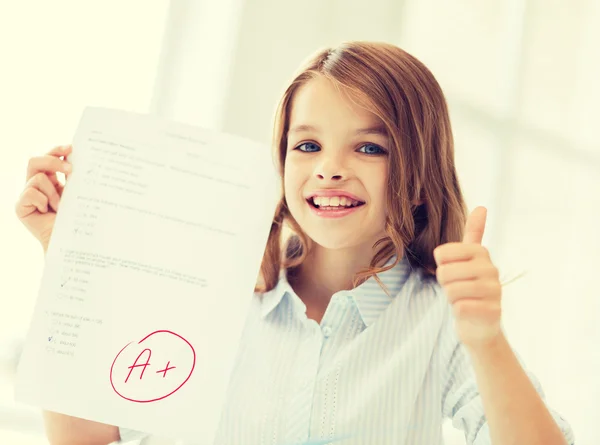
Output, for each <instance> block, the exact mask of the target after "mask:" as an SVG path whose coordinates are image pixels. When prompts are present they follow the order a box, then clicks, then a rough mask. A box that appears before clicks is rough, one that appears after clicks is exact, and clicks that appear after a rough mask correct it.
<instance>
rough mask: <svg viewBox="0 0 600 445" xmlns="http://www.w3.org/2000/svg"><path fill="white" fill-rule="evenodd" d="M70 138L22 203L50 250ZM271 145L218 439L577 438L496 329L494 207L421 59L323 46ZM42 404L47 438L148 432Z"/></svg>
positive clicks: (430, 441) (294, 90)
mask: <svg viewBox="0 0 600 445" xmlns="http://www.w3.org/2000/svg"><path fill="white" fill-rule="evenodd" d="M70 150H71V148H70V147H66V148H57V149H54V150H53V151H51V152H50V153H48V154H47V155H45V156H42V157H39V158H33V159H32V160H31V162H30V165H29V169H28V183H27V186H26V188H25V191H24V193H23V195H22V196H21V198H20V200H19V203H18V204H17V214H18V215H19V217H20V219H21V220H22V221H23V223H24V224H25V225H26V226H27V227H28V228H29V229H30V230H31V231H32V233H34V235H35V236H36V237H37V238H38V239H39V240H40V241H41V242H42V244H43V245H44V247H47V243H48V241H49V237H50V233H51V230H52V226H53V223H54V219H53V217H52V216H51V215H52V214H53V213H54V211H55V210H56V203H57V202H58V200H59V198H60V192H61V190H62V186H61V185H60V184H59V183H58V182H57V180H56V176H55V173H56V171H62V170H61V169H62V168H63V167H65V166H67V165H69V164H68V162H67V161H66V160H63V157H66V156H67V155H68V154H69V153H70ZM274 155H275V159H276V161H277V165H278V167H279V171H280V174H281V178H282V184H283V194H282V197H281V201H280V203H279V205H278V208H277V211H276V214H275V217H274V220H273V223H272V227H271V232H270V236H269V240H268V245H267V248H266V251H265V256H264V259H263V263H262V267H261V276H260V280H259V283H258V284H257V289H256V293H255V295H254V296H253V301H252V306H251V310H250V312H249V314H248V320H247V323H246V326H245V329H244V335H243V337H242V342H241V345H240V350H239V352H238V357H237V362H236V366H235V368H234V372H233V374H232V378H231V382H230V386H229V391H228V398H227V403H226V406H225V408H224V410H223V414H222V419H221V424H220V428H219V431H218V437H217V440H216V442H215V443H216V444H219V445H220V444H249V445H254V444H256V445H259V444H270V445H271V444H272V445H278V444H301V443H323V444H325V443H337V442H336V441H339V443H340V444H395V445H398V444H406V445H412V444H418V445H421V444H423V445H436V444H442V443H443V438H442V422H443V421H444V420H445V419H451V420H452V423H453V425H454V426H455V427H457V428H459V429H462V430H463V431H464V433H465V438H466V442H467V443H468V444H476V445H482V444H493V445H511V444H515V445H516V444H528V445H542V444H543V445H559V444H561V445H562V444H567V443H569V444H573V433H572V431H571V428H570V427H569V425H568V423H567V422H566V421H565V420H564V419H562V418H561V417H560V415H558V414H557V413H556V412H554V411H553V410H551V409H549V408H548V407H547V406H546V403H545V401H544V398H543V397H544V396H543V392H542V390H541V388H540V386H539V384H538V382H537V380H536V379H535V377H534V376H533V375H531V374H527V373H526V372H525V371H524V369H523V367H522V365H521V362H520V361H519V360H518V359H517V357H516V356H515V354H514V352H513V351H512V349H511V347H510V346H509V344H508V342H507V340H506V338H505V336H504V333H503V330H502V327H501V294H502V288H501V284H500V282H499V279H498V270H497V268H496V267H495V266H494V265H493V264H492V262H491V259H490V255H489V253H488V251H487V250H486V249H485V247H483V246H482V245H481V240H482V237H483V233H484V229H485V218H486V210H485V208H482V207H479V208H476V209H475V210H474V211H473V212H472V213H471V214H470V216H469V217H468V218H467V212H466V206H465V203H464V200H463V196H462V193H461V189H460V185H459V182H458V179H457V173H456V170H455V165H454V148H453V139H452V132H451V126H450V119H449V115H448V109H447V106H446V101H445V99H444V95H443V93H442V91H441V89H440V86H439V85H438V83H437V82H436V80H435V79H434V77H433V75H432V74H431V73H430V72H429V70H428V69H427V68H426V67H425V66H424V65H423V64H422V63H420V62H419V61H418V60H417V59H415V58H414V57H412V56H411V55H409V54H407V53H406V52H404V51H403V50H401V49H399V48H397V47H395V46H393V45H389V44H382V43H370V42H351V43H346V44H343V45H341V46H339V47H337V48H333V49H327V50H324V51H320V52H318V53H317V54H316V55H314V56H313V57H312V58H311V59H309V60H308V61H307V63H306V64H305V65H304V66H303V67H302V69H301V70H300V72H299V74H298V75H297V76H296V77H295V79H294V80H293V81H292V82H291V84H290V86H289V87H288V88H287V90H286V91H285V94H284V96H283V98H282V100H281V103H280V105H279V107H278V110H277V114H276V125H275V134H274ZM49 206H50V207H49ZM284 227H289V228H290V229H291V232H292V236H291V237H289V238H285V239H284V234H285V233H284V231H283V229H284ZM45 419H46V425H47V431H48V437H49V439H50V442H51V443H52V444H61V445H63V444H82V443H85V444H107V443H109V442H111V441H115V440H119V439H121V441H122V442H123V443H125V442H126V441H127V440H130V439H134V438H139V437H143V436H144V434H143V433H139V432H135V431H130V430H125V429H119V428H117V427H115V426H109V425H103V424H99V423H95V422H90V421H87V420H83V419H76V418H73V417H69V416H64V415H61V414H57V413H50V412H46V413H45ZM198 421H199V422H201V421H202V414H201V413H198ZM201 439H202V438H199V441H198V443H205V442H203V441H202V440H201ZM309 441H310V442H309Z"/></svg>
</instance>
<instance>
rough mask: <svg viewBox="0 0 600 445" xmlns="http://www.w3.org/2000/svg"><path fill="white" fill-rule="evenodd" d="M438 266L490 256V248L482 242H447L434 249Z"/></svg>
mask: <svg viewBox="0 0 600 445" xmlns="http://www.w3.org/2000/svg"><path fill="white" fill-rule="evenodd" d="M433 257H434V259H435V262H436V263H437V265H438V266H440V265H442V264H446V263H452V262H455V261H469V260H472V259H474V258H479V257H482V258H485V257H488V258H489V252H488V250H487V249H486V248H485V247H484V246H482V245H480V244H467V243H446V244H442V245H441V246H438V247H436V248H435V249H434V251H433Z"/></svg>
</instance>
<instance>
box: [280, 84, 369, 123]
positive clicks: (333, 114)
mask: <svg viewBox="0 0 600 445" xmlns="http://www.w3.org/2000/svg"><path fill="white" fill-rule="evenodd" d="M364 102H365V101H364V100H359V98H358V96H357V95H356V94H350V92H349V91H348V90H347V89H345V88H343V87H336V85H334V83H333V82H332V81H331V80H329V79H327V78H325V77H324V76H318V77H316V78H314V79H311V80H309V81H308V82H306V83H305V84H304V85H302V86H301V87H299V88H298V90H297V91H296V92H295V94H294V97H293V98H292V103H291V107H290V117H289V119H290V126H292V125H295V124H301V125H302V124H306V125H311V124H321V125H332V126H334V127H335V126H342V125H343V126H345V127H365V126H378V125H381V120H380V119H379V118H378V117H377V116H376V115H375V114H373V113H372V112H370V111H369V110H367V109H366V107H365V105H364Z"/></svg>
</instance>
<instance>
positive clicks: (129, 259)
mask: <svg viewBox="0 0 600 445" xmlns="http://www.w3.org/2000/svg"><path fill="white" fill-rule="evenodd" d="M73 147H74V150H73V153H72V155H71V156H70V157H69V160H70V161H71V162H72V164H73V173H72V174H71V176H70V178H69V181H68V182H67V185H66V188H65V190H64V192H63V196H62V199H61V205H60V209H59V211H58V214H57V219H56V225H55V229H54V232H53V236H52V240H51V242H50V245H49V248H48V252H47V255H46V265H45V269H44V273H43V276H42V281H41V286H40V290H39V295H38V299H37V302H36V306H35V310H34V314H33V320H32V323H31V326H30V330H29V333H28V336H27V341H26V346H25V349H24V353H23V355H22V357H21V361H20V364H19V370H18V376H17V385H16V399H17V401H19V402H23V403H27V404H31V405H35V406H39V407H41V408H43V409H47V410H50V411H55V412H59V413H64V414H68V415H72V416H76V417H81V418H84V419H90V420H95V421H98V422H103V423H107V424H111V425H116V426H120V427H125V428H132V429H136V430H140V431H144V432H148V433H153V434H157V435H161V436H164V437H174V438H195V439H196V440H198V438H202V439H203V440H206V443H212V441H211V440H210V438H213V437H214V435H215V432H216V428H217V426H218V422H219V418H220V415H221V411H222V407H223V404H224V399H225V394H226V389H227V384H228V380H229V376H230V372H231V369H232V366H233V363H234V360H235V356H236V352H237V347H238V342H239V339H240V336H241V332H242V328H243V324H244V321H245V318H246V314H247V311H248V308H249V304H250V301H251V299H252V293H253V289H254V285H255V281H256V277H257V274H258V271H259V266H260V262H261V259H262V255H263V252H264V248H265V245H266V240H267V236H268V232H269V229H270V226H271V220H272V217H273V214H274V210H275V203H276V198H277V194H278V186H277V185H276V179H275V178H276V176H275V169H274V167H273V163H272V161H271V152H270V149H269V148H268V147H267V146H263V145H261V144H258V143H255V142H250V141H247V140H244V139H242V138H238V137H234V136H231V135H224V134H219V133H216V132H211V131H206V130H203V129H200V128H196V127H193V126H189V125H186V124H180V123H174V122H171V121H166V120H163V119H160V118H158V117H156V116H152V115H141V114H137V113H130V112H124V111H119V110H110V109H104V108H86V109H85V110H84V113H83V116H82V119H81V121H80V124H79V126H78V129H77V132H76V135H75V138H74V140H73Z"/></svg>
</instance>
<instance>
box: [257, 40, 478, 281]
mask: <svg viewBox="0 0 600 445" xmlns="http://www.w3.org/2000/svg"><path fill="white" fill-rule="evenodd" d="M316 76H324V77H326V78H327V79H329V80H331V81H332V82H333V84H334V85H335V86H336V87H337V88H338V89H341V90H343V91H345V92H347V93H349V95H350V96H351V97H353V98H355V99H356V100H357V101H358V102H359V103H360V105H361V106H363V107H364V108H366V109H367V110H368V111H370V112H372V113H373V114H374V115H375V116H377V117H378V118H379V119H380V120H381V122H382V124H383V125H384V126H385V128H386V130H387V133H388V137H389V142H390V144H389V146H390V155H389V167H388V169H389V170H388V178H389V180H388V193H387V209H388V217H387V221H386V236H385V237H384V238H382V239H380V240H378V241H377V242H376V243H375V245H374V246H373V247H374V249H375V254H374V256H373V258H372V261H371V264H370V267H369V268H367V269H366V270H363V271H360V272H359V273H358V274H357V275H356V277H355V279H354V285H355V286H356V285H357V284H358V283H360V282H362V281H364V280H366V279H368V278H369V277H371V276H374V277H375V279H376V280H377V281H378V282H380V281H379V279H378V277H377V274H378V273H380V272H383V271H385V270H388V269H391V268H392V267H394V266H395V265H396V264H397V263H398V261H399V260H400V259H401V258H402V257H403V256H404V255H405V256H406V257H407V260H408V261H409V263H410V265H411V267H412V268H413V269H415V268H419V269H422V270H423V273H424V275H425V276H435V271H436V263H435V260H434V257H433V250H434V249H435V248H436V247H437V246H439V245H440V244H444V243H447V242H452V241H460V240H461V239H462V237H463V230H464V225H465V222H466V216H467V214H466V212H467V209H466V205H465V202H464V198H463V195H462V192H461V188H460V185H459V181H458V177H457V173H456V168H455V162H454V143H453V137H452V129H451V126H450V117H449V113H448V106H447V103H446V99H445V97H444V94H443V92H442V89H441V88H440V85H439V84H438V82H437V81H436V79H435V78H434V76H433V74H432V73H431V72H430V71H429V70H428V69H427V68H426V67H425V65H423V63H421V62H420V61H419V60H417V59H416V58H415V57H413V56H411V55H410V54H408V53H407V52H405V51H404V50H402V49H400V48H398V47H397V46H394V45H391V44H387V43H376V42H346V43H343V44H342V45H340V46H337V47H335V48H326V49H323V50H320V51H318V52H317V53H316V54H314V55H312V56H311V57H310V58H309V59H308V60H307V61H306V62H305V63H304V64H303V65H302V66H301V67H300V70H299V72H298V73H297V74H296V75H295V76H294V78H293V80H292V81H291V82H290V84H289V86H288V87H287V88H286V89H285V92H284V94H283V97H282V98H281V101H280V102H279V104H278V106H277V110H276V113H275V122H274V134H273V156H274V160H275V163H276V165H277V166H278V168H279V173H280V176H281V179H282V181H283V176H284V175H285V171H284V165H285V156H286V151H287V133H288V129H289V117H290V110H291V105H292V101H293V100H294V95H295V93H296V91H297V90H298V88H299V87H301V86H302V85H303V84H305V83H306V82H308V81H310V80H311V79H314V78H315V77H316ZM281 190H282V195H281V199H280V201H279V204H278V206H277V210H276V213H275V216H274V218H273V222H272V225H271V231H270V234H269V237H268V242H267V247H266V250H265V254H264V257H263V260H262V264H261V269H260V277H259V281H258V283H257V286H256V291H257V292H266V291H269V290H271V289H273V288H274V287H275V285H276V284H277V282H278V280H279V274H280V272H281V271H282V269H285V270H287V271H288V272H292V273H293V271H294V270H297V268H298V266H299V265H300V264H302V262H303V261H304V260H305V259H306V257H307V254H308V252H309V251H310V249H311V240H310V239H309V238H308V237H307V235H306V234H305V233H304V232H303V231H302V228H301V227H300V226H299V225H298V223H297V222H296V221H295V220H294V218H293V217H292V215H291V214H290V211H289V209H288V206H287V203H286V200H285V192H284V190H283V182H282V186H281ZM419 201H420V202H422V204H420V205H417V204H414V203H416V202H419ZM284 227H288V228H289V229H290V231H291V234H292V235H291V236H286V237H284V236H283V234H284V232H285V231H284ZM290 231H288V233H290ZM394 255H395V256H396V259H395V261H394V262H391V264H388V265H387V266H384V265H385V264H386V263H388V262H389V260H390V259H391V258H393V257H394ZM380 283H381V282H380Z"/></svg>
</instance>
